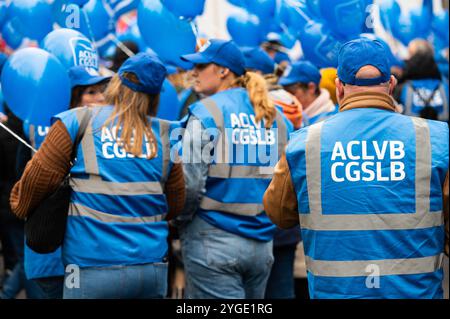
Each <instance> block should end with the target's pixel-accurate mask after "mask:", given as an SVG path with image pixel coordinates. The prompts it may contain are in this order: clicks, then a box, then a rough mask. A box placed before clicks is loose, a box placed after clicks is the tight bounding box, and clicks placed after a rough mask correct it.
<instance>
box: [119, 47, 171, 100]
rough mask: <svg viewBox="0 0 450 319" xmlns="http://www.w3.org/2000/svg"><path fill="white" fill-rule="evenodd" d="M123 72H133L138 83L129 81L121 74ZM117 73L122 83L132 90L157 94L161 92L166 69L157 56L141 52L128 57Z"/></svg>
mask: <svg viewBox="0 0 450 319" xmlns="http://www.w3.org/2000/svg"><path fill="white" fill-rule="evenodd" d="M124 73H133V74H134V75H136V77H137V78H138V80H139V83H134V82H131V81H129V80H128V79H127V78H125V77H124V76H123V75H124ZM118 74H119V77H120V80H121V81H122V84H124V85H125V86H127V87H129V88H130V89H132V90H133V91H136V92H142V93H147V94H158V93H160V92H161V88H162V84H163V82H164V79H165V78H166V75H167V69H166V67H165V66H164V64H163V63H162V62H161V60H160V59H159V58H158V57H157V56H155V55H153V54H149V53H146V52H141V53H138V54H136V55H134V56H132V57H130V58H128V59H127V60H126V61H125V62H124V63H123V64H122V66H121V67H120V69H119V71H118Z"/></svg>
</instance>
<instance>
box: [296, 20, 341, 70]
mask: <svg viewBox="0 0 450 319" xmlns="http://www.w3.org/2000/svg"><path fill="white" fill-rule="evenodd" d="M299 37H300V43H301V45H302V49H303V54H304V56H305V59H306V60H308V61H310V62H311V63H313V64H314V65H316V66H317V67H319V68H327V67H337V58H338V55H339V50H340V48H341V46H342V43H341V42H340V41H338V40H337V39H336V38H335V37H333V36H332V34H331V32H330V30H329V29H328V28H327V27H326V26H325V25H323V24H322V23H318V22H315V21H311V22H310V23H308V24H307V25H306V26H305V27H304V28H303V29H302V30H301V31H300V34H299Z"/></svg>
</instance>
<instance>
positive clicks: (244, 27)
mask: <svg viewBox="0 0 450 319" xmlns="http://www.w3.org/2000/svg"><path fill="white" fill-rule="evenodd" d="M227 29H228V32H229V33H230V35H231V37H232V38H233V41H234V42H236V44H237V45H239V46H248V47H254V46H258V45H260V44H261V42H262V41H264V36H265V32H264V27H263V26H262V25H261V23H260V20H259V18H258V17H257V16H255V15H252V14H249V13H247V12H239V13H235V14H232V15H230V16H229V17H228V19H227Z"/></svg>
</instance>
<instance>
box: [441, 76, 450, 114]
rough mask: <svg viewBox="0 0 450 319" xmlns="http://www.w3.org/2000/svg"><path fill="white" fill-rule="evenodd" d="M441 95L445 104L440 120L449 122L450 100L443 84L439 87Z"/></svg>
mask: <svg viewBox="0 0 450 319" xmlns="http://www.w3.org/2000/svg"><path fill="white" fill-rule="evenodd" d="M439 93H440V94H441V97H442V102H443V103H444V105H443V111H442V113H441V114H440V115H439V119H440V120H441V121H448V115H449V109H448V100H447V93H446V92H445V87H444V85H443V84H440V85H439Z"/></svg>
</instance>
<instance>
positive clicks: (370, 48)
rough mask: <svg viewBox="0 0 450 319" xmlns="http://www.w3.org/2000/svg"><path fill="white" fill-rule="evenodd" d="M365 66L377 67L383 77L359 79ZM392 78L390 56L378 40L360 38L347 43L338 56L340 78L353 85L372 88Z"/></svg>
mask: <svg viewBox="0 0 450 319" xmlns="http://www.w3.org/2000/svg"><path fill="white" fill-rule="evenodd" d="M365 65H372V66H374V67H376V68H377V69H378V70H379V71H380V73H381V76H379V77H376V78H372V79H357V78H356V73H358V71H359V69H361V68H362V67H363V66H365ZM390 77H391V71H390V63H389V58H388V54H387V52H386V49H385V48H384V46H383V44H381V43H380V42H379V41H378V40H370V39H366V38H360V39H356V40H352V41H349V42H347V43H345V44H344V45H343V46H342V47H341V50H340V51H339V56H338V78H339V79H340V80H341V81H342V82H344V83H346V84H351V85H358V86H370V85H377V84H380V83H385V82H388V81H389V79H390Z"/></svg>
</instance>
